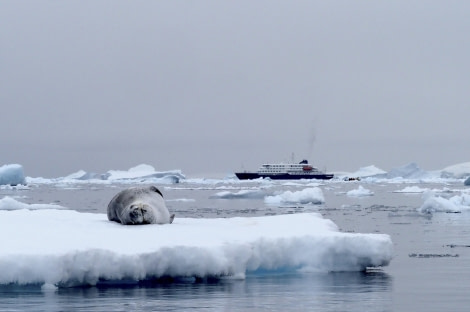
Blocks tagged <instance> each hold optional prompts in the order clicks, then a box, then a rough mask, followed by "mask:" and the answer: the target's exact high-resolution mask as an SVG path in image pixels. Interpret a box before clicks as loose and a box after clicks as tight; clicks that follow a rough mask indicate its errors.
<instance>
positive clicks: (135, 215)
mask: <svg viewBox="0 0 470 312" xmlns="http://www.w3.org/2000/svg"><path fill="white" fill-rule="evenodd" d="M151 210H152V208H151V207H149V205H147V204H144V203H135V204H132V205H130V206H129V208H128V209H127V211H125V213H127V214H128V217H127V218H126V219H127V220H128V222H129V223H127V224H152V223H155V217H154V215H153V214H152V213H150V212H151Z"/></svg>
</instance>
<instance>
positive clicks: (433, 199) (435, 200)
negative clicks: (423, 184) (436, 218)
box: [418, 192, 470, 214]
mask: <svg viewBox="0 0 470 312" xmlns="http://www.w3.org/2000/svg"><path fill="white" fill-rule="evenodd" d="M423 198H424V203H423V204H422V205H421V207H419V208H418V211H419V212H422V213H429V214H430V213H433V212H464V211H470V195H468V194H464V193H462V194H461V195H455V196H452V197H450V198H444V197H442V196H438V195H435V194H434V192H427V193H425V194H424V195H423Z"/></svg>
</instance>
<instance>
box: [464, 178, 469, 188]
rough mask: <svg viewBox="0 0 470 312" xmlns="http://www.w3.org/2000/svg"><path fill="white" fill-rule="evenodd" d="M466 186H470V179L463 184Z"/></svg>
mask: <svg viewBox="0 0 470 312" xmlns="http://www.w3.org/2000/svg"><path fill="white" fill-rule="evenodd" d="M463 184H464V185H466V186H470V177H468V178H467V179H466V180H465V181H464V182H463Z"/></svg>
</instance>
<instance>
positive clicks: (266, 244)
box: [0, 209, 393, 288]
mask: <svg viewBox="0 0 470 312" xmlns="http://www.w3.org/2000/svg"><path fill="white" fill-rule="evenodd" d="M12 233H14V235H12ZM0 236H1V237H4V238H6V237H8V239H4V240H2V251H1V253H0V272H2V274H0V284H10V283H17V284H43V285H45V287H48V288H51V285H55V286H59V287H60V286H76V285H96V284H99V283H102V282H107V283H113V282H123V281H129V282H137V281H142V280H148V279H155V278H159V277H164V276H166V277H175V278H176V277H202V278H203V277H222V276H238V277H242V276H244V275H245V274H247V273H248V274H251V273H252V272H264V273H269V272H279V271H280V270H282V271H286V270H287V271H295V270H301V271H302V270H316V271H358V270H364V269H366V268H367V267H376V266H385V265H387V264H388V263H389V261H390V260H391V258H392V255H393V244H392V241H391V239H390V237H389V236H388V235H385V234H358V233H342V232H339V230H338V228H337V226H336V225H335V224H334V223H333V222H332V221H330V220H328V219H324V218H322V216H321V215H320V214H317V213H308V214H291V215H277V216H269V217H253V218H220V219H192V218H177V219H175V221H174V222H173V224H166V225H142V226H123V225H121V224H117V223H115V222H109V221H108V220H107V217H106V215H105V214H91V213H78V212H76V211H72V210H28V209H23V210H14V211H0Z"/></svg>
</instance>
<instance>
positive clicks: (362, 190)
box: [346, 185, 374, 197]
mask: <svg viewBox="0 0 470 312" xmlns="http://www.w3.org/2000/svg"><path fill="white" fill-rule="evenodd" d="M346 195H348V196H351V197H362V196H372V195H374V192H372V191H371V190H368V189H366V188H364V187H363V186H362V185H359V187H358V188H357V189H355V190H350V191H348V192H347V193H346Z"/></svg>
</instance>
